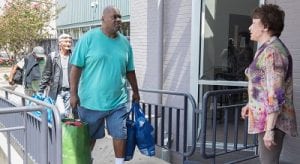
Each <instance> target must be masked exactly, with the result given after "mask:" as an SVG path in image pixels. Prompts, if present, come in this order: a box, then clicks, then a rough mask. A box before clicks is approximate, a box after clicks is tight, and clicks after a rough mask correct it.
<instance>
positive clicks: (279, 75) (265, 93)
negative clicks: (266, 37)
mask: <svg viewBox="0 0 300 164" xmlns="http://www.w3.org/2000/svg"><path fill="white" fill-rule="evenodd" d="M292 64H293V63H292V57H291V55H290V53H289V51H288V50H287V48H286V47H285V45H284V44H283V43H282V42H281V40H280V39H279V38H277V37H272V38H271V39H270V41H268V42H266V43H264V44H263V45H262V46H261V47H260V48H259V49H258V51H257V52H256V54H255V57H254V59H253V61H252V63H251V64H250V66H249V67H248V68H247V69H246V70H245V74H246V76H247V77H248V79H249V82H248V94H249V102H248V106H249V108H250V110H249V113H248V121H249V127H248V133H250V134H255V133H261V132H264V131H265V129H266V125H267V115H268V113H272V112H280V114H279V116H278V118H277V121H276V127H277V128H279V129H280V130H282V131H283V132H285V133H286V134H288V135H291V136H297V124H296V116H295V109H294V104H293V77H292V69H293V65H292Z"/></svg>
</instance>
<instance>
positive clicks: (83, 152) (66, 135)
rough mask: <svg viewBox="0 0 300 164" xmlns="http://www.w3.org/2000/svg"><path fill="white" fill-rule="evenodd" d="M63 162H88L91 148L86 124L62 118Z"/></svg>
mask: <svg viewBox="0 0 300 164" xmlns="http://www.w3.org/2000/svg"><path fill="white" fill-rule="evenodd" d="M62 156H63V164H90V163H91V148H90V136H89V131H88V125H87V124H86V123H84V122H81V121H75V120H74V119H63V120H62Z"/></svg>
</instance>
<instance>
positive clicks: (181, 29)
mask: <svg viewBox="0 0 300 164" xmlns="http://www.w3.org/2000/svg"><path fill="white" fill-rule="evenodd" d="M263 3H275V4H278V5H279V6H281V7H282V8H283V10H284V11H285V12H286V18H285V29H284V31H283V33H282V36H281V39H282V40H283V41H284V42H285V43H286V45H287V47H288V48H289V50H290V51H291V54H292V56H293V60H294V66H293V69H294V70H293V71H294V100H295V101H294V102H295V107H296V112H297V116H298V128H299V127H300V124H299V122H300V102H299V101H297V100H298V99H299V96H300V92H299V91H300V86H299V85H300V81H299V78H300V74H299V69H297V68H298V66H299V65H300V63H299V61H300V51H299V44H298V43H299V41H300V35H297V33H298V30H297V27H298V26H299V23H300V21H297V20H299V14H300V12H299V11H297V7H296V6H299V4H300V2H298V1H296V0H289V1H274V0H273V1H272V0H267V1H264V0H256V1H253V0H243V1H240V0H226V1H224V0H209V1H200V0H176V1H175V2H174V1H167V0H153V1H142V0H136V1H132V2H131V13H130V31H131V43H132V46H133V49H134V53H135V63H136V72H137V78H138V81H139V86H140V87H141V88H148V89H150V88H151V89H161V90H171V91H182V92H189V93H191V94H192V95H193V96H194V97H195V98H196V100H197V103H198V104H199V106H201V105H200V104H201V101H202V95H203V94H204V93H205V92H206V91H209V90H213V89H216V88H223V89H224V88H238V87H245V86H247V82H246V79H245V77H244V71H243V69H244V68H245V66H247V64H249V61H248V60H246V59H248V58H249V57H252V56H253V52H255V50H256V48H257V45H255V44H254V43H253V42H248V39H249V30H248V27H249V25H250V24H251V21H252V20H251V17H250V15H251V11H252V9H253V8H255V7H256V6H258V5H260V4H263ZM232 47H233V48H234V49H238V50H241V49H245V50H247V51H246V53H242V54H239V55H238V56H237V58H235V59H232V58H230V57H228V55H230V53H229V52H230V51H231V48H232ZM224 55H227V57H224ZM241 55H244V56H241ZM230 63H231V64H230ZM149 99H153V100H154V101H155V100H157V99H159V98H157V97H150V98H148V97H147V101H149ZM160 101H163V102H165V103H171V104H176V103H182V102H180V101H177V100H176V99H173V98H167V97H162V98H161V100H160ZM285 142H286V143H285V146H284V150H283V153H282V158H283V159H284V160H285V161H289V162H291V163H295V161H297V160H299V159H300V157H299V156H298V155H297V151H294V150H295V149H296V148H300V138H299V137H297V138H292V137H286V139H285Z"/></svg>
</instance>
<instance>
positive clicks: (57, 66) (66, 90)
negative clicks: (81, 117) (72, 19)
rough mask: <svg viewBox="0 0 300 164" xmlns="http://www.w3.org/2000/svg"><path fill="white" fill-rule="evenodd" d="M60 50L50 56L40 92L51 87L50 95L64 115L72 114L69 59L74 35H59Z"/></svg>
mask: <svg viewBox="0 0 300 164" xmlns="http://www.w3.org/2000/svg"><path fill="white" fill-rule="evenodd" d="M58 48H59V49H58V51H57V52H52V53H50V55H49V56H48V60H47V64H46V67H45V71H44V73H43V76H42V80H41V83H40V90H39V92H42V93H43V92H44V90H45V89H46V88H47V86H49V87H50V89H49V94H48V96H49V97H51V98H52V99H53V100H54V101H55V105H56V107H57V108H58V110H59V112H60V114H61V116H62V117H65V116H67V117H68V116H69V114H70V84H69V79H70V71H71V64H69V59H70V55H71V48H72V37H71V36H70V35H69V34H61V35H60V36H59V37H58Z"/></svg>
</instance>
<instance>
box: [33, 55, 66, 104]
mask: <svg viewBox="0 0 300 164" xmlns="http://www.w3.org/2000/svg"><path fill="white" fill-rule="evenodd" d="M51 56H52V57H51ZM70 71H71V64H70V63H69V64H68V79H69V80H70ZM62 80H63V70H62V66H61V61H60V55H59V53H56V52H52V53H51V54H50V55H48V57H47V63H46V66H45V70H44V72H43V76H42V79H41V82H40V91H39V92H44V90H45V89H46V87H47V86H50V90H49V94H48V96H49V97H51V98H52V99H53V100H56V98H57V95H58V94H59V92H60V91H61V89H62Z"/></svg>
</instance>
